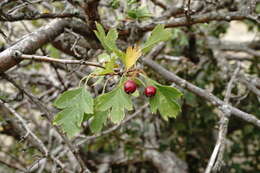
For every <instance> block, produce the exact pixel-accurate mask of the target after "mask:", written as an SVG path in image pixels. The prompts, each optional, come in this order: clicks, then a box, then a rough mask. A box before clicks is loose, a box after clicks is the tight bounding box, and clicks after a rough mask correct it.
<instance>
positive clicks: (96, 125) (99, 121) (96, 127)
mask: <svg viewBox="0 0 260 173" xmlns="http://www.w3.org/2000/svg"><path fill="white" fill-rule="evenodd" d="M107 117H108V111H103V112H95V113H94V115H93V120H92V121H91V123H90V129H91V131H92V132H93V133H98V132H100V131H101V130H102V128H103V124H105V123H106V120H107Z"/></svg>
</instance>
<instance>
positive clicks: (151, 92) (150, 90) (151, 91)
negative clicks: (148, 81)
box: [144, 86, 156, 97]
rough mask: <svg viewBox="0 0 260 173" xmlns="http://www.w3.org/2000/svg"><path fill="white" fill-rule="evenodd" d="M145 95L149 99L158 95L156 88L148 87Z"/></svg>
mask: <svg viewBox="0 0 260 173" xmlns="http://www.w3.org/2000/svg"><path fill="white" fill-rule="evenodd" d="M144 94H145V95H146V96H147V97H152V96H154V95H155V94H156V88H155V87H154V86H148V87H146V88H145V90H144Z"/></svg>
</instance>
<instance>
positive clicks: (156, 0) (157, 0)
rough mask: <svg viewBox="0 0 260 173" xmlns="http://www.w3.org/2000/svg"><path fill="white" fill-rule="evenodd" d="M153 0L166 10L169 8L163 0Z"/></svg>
mask: <svg viewBox="0 0 260 173" xmlns="http://www.w3.org/2000/svg"><path fill="white" fill-rule="evenodd" d="M151 1H152V2H153V3H154V4H155V5H157V6H159V7H161V8H162V9H164V10H167V9H168V7H167V5H165V4H164V3H162V2H161V1H159V0H151Z"/></svg>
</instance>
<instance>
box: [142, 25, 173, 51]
mask: <svg viewBox="0 0 260 173" xmlns="http://www.w3.org/2000/svg"><path fill="white" fill-rule="evenodd" d="M171 37H172V34H171V32H170V31H168V30H167V29H165V28H164V25H163V24H159V25H157V26H156V27H155V28H154V29H153V31H152V33H151V36H150V37H149V38H148V40H147V41H146V42H145V44H144V45H143V47H142V52H143V53H147V52H148V51H149V50H151V49H152V48H153V46H154V45H155V44H157V43H159V42H161V41H167V40H168V39H170V38H171Z"/></svg>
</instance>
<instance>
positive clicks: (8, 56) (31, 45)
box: [0, 19, 69, 73]
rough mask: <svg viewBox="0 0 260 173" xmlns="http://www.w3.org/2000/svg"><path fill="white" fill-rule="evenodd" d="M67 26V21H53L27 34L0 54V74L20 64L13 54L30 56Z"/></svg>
mask: <svg viewBox="0 0 260 173" xmlns="http://www.w3.org/2000/svg"><path fill="white" fill-rule="evenodd" d="M68 24H69V22H68V21H67V20H59V19H57V20H54V21H52V22H50V23H49V24H48V25H46V26H43V27H41V28H40V29H38V30H37V31H35V32H33V33H30V34H27V35H26V36H25V37H23V38H22V39H21V40H20V41H18V42H16V43H14V45H13V46H11V47H9V48H7V49H6V50H4V51H3V52H1V53H0V73H3V72H5V71H6V70H8V69H10V68H11V67H13V66H15V65H17V64H19V63H20V61H21V59H16V58H15V56H14V55H15V52H16V51H20V52H22V53H27V54H31V53H34V52H35V51H36V50H37V49H38V48H40V47H42V46H43V45H44V44H46V43H48V42H51V41H53V40H54V38H55V37H57V36H58V35H60V34H61V33H62V32H63V30H64V28H65V27H66V26H67V25H68Z"/></svg>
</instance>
